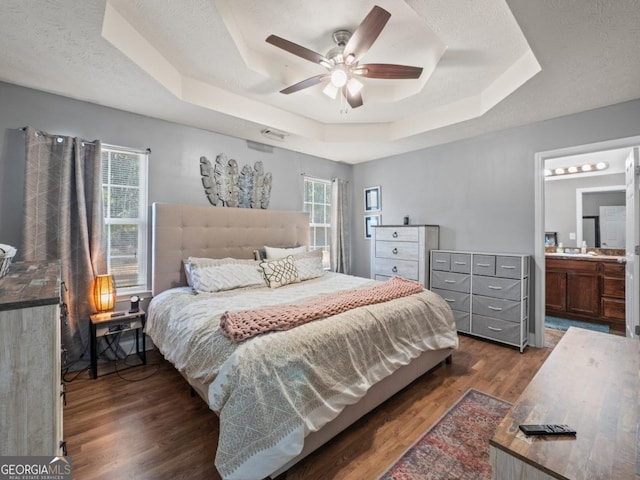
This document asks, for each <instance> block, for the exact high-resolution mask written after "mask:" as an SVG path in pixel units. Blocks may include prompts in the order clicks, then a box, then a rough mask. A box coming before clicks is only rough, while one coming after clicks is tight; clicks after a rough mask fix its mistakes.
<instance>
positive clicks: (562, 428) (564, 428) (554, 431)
mask: <svg viewBox="0 0 640 480" xmlns="http://www.w3.org/2000/svg"><path fill="white" fill-rule="evenodd" d="M520 430H522V431H523V432H524V433H525V434H526V435H575V434H576V431H575V430H574V429H573V428H571V427H570V426H569V425H520Z"/></svg>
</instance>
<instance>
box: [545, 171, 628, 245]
mask: <svg viewBox="0 0 640 480" xmlns="http://www.w3.org/2000/svg"><path fill="white" fill-rule="evenodd" d="M624 183H625V179H624V173H615V174H612V175H598V176H594V177H584V178H572V179H563V180H551V181H547V182H545V206H544V209H545V215H544V218H545V231H547V232H558V242H562V244H563V245H564V246H565V247H570V248H574V247H577V246H578V245H577V243H576V241H577V239H576V240H571V239H569V233H570V232H575V231H576V190H577V189H578V188H592V187H604V186H612V185H624ZM589 197H591V198H592V201H590V200H589ZM596 198H597V199H598V200H596ZM620 199H621V200H620ZM603 202H604V203H603ZM624 204H625V194H624V193H619V192H612V193H598V194H595V193H594V194H588V195H583V198H582V215H583V216H584V215H600V213H599V212H600V211H599V209H598V206H599V205H624ZM594 212H595V213H594ZM589 246H591V247H593V246H594V245H593V244H591V245H589Z"/></svg>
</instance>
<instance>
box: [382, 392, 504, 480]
mask: <svg viewBox="0 0 640 480" xmlns="http://www.w3.org/2000/svg"><path fill="white" fill-rule="evenodd" d="M510 408H511V404H510V403H509V402H506V401H504V400H501V399H499V398H496V397H492V396H491V395H487V394H486V393H483V392H480V391H478V390H474V389H469V390H468V391H467V393H465V394H464V395H463V396H462V398H461V399H460V400H458V402H457V403H456V404H455V405H454V406H453V407H451V408H450V409H449V411H447V413H445V414H444V416H443V417H442V418H441V419H440V420H438V421H437V422H436V424H435V425H433V426H432V427H431V428H429V430H427V432H426V433H425V434H424V435H423V436H422V437H421V438H420V439H419V440H418V441H417V442H416V443H414V444H413V446H412V447H410V448H409V449H408V450H407V451H406V452H405V453H404V454H403V455H402V457H400V459H398V460H397V461H396V463H395V464H393V465H392V466H391V467H390V468H389V469H388V470H387V471H386V472H385V473H384V474H382V475H381V476H380V477H378V478H379V480H444V479H454V478H455V479H462V480H472V479H473V480H480V479H483V480H484V479H487V480H490V479H491V465H490V463H489V439H490V438H491V436H492V435H493V432H494V431H495V429H496V428H497V426H498V424H499V423H500V421H501V420H502V419H503V418H504V416H505V415H506V414H507V412H508V411H509V409H510Z"/></svg>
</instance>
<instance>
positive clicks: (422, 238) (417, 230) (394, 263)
mask: <svg viewBox="0 0 640 480" xmlns="http://www.w3.org/2000/svg"><path fill="white" fill-rule="evenodd" d="M372 232H373V233H372V236H371V278H375V279H376V280H387V279H389V278H391V277H393V276H394V275H399V276H401V277H405V278H408V279H411V280H416V281H417V282H420V283H422V284H423V285H424V286H425V287H426V288H429V259H430V255H429V252H430V251H431V250H433V249H437V248H438V246H439V241H440V240H439V239H440V227H439V226H437V225H381V226H376V227H373V228H372Z"/></svg>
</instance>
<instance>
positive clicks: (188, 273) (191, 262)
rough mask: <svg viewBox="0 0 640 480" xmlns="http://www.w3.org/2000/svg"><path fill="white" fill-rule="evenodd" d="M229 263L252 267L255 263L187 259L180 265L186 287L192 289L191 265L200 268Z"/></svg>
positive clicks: (239, 259)
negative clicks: (182, 268)
mask: <svg viewBox="0 0 640 480" xmlns="http://www.w3.org/2000/svg"><path fill="white" fill-rule="evenodd" d="M230 263H239V264H246V265H254V266H256V265H257V264H256V262H255V261H253V260H248V259H244V258H231V257H226V258H209V257H189V258H187V259H186V260H182V264H183V265H184V275H185V277H186V279H187V285H189V286H190V287H193V278H192V274H191V271H192V270H193V265H194V264H198V265H199V266H200V267H215V266H218V265H227V264H230Z"/></svg>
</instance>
